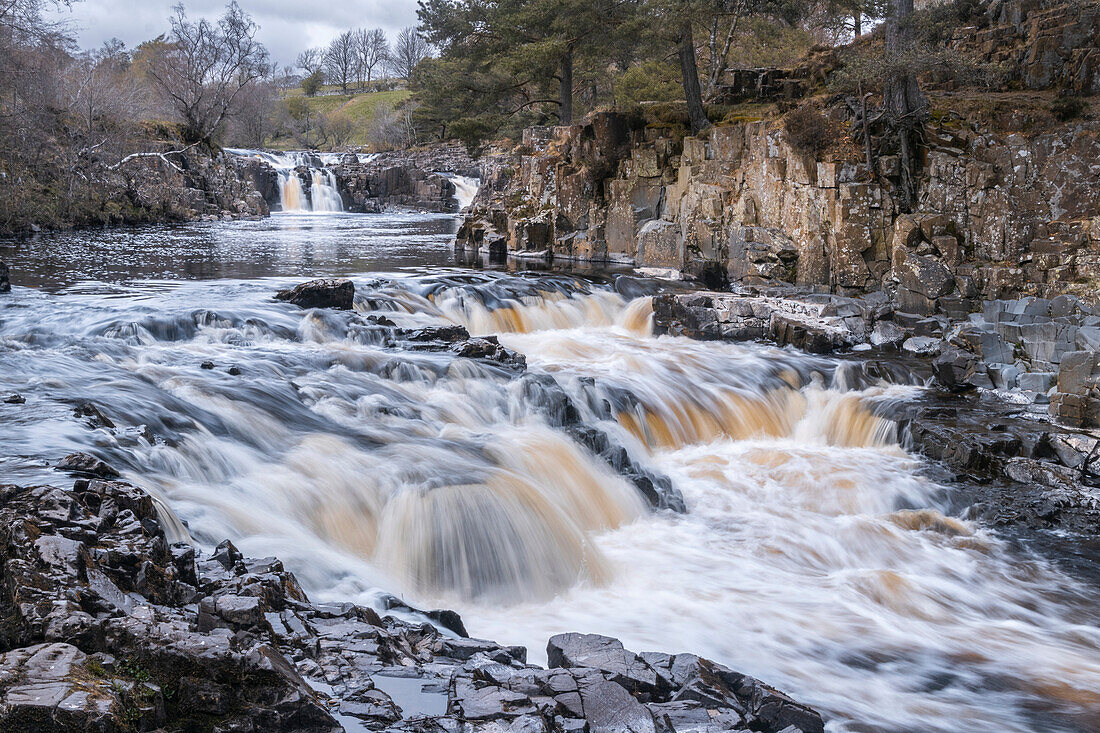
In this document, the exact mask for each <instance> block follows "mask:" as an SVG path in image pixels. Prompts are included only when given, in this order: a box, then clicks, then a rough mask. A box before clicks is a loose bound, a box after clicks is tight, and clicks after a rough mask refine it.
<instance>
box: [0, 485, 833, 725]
mask: <svg viewBox="0 0 1100 733" xmlns="http://www.w3.org/2000/svg"><path fill="white" fill-rule="evenodd" d="M0 557H3V558H5V561H4V566H3V567H4V581H5V582H4V583H3V584H2V585H0V608H2V609H6V610H5V614H6V618H5V627H4V635H3V644H4V647H3V648H5V649H8V651H7V653H5V654H3V655H0V700H3V705H2V706H0V729H3V730H19V731H27V733H38V732H42V733H45V732H46V731H55V730H73V731H123V730H132V731H152V730H158V729H165V730H255V731H259V730H263V731H288V732H289V731H316V732H318V733H320V732H322V731H324V732H327V731H338V730H343V729H350V727H352V726H360V727H362V728H364V729H368V730H389V731H408V732H410V733H412V732H414V731H471V732H472V731H489V730H501V731H504V730H524V731H527V730H529V731H542V732H543V733H583V731H588V732H589V733H595V732H596V731H625V730H629V731H652V732H653V733H657V731H662V732H668V731H685V732H686V731H697V730H738V729H752V730H755V731H765V732H773V733H779V731H786V732H787V733H795V731H804V732H805V733H817V732H818V731H821V730H822V728H821V717H820V716H819V715H818V714H817V713H815V712H814V711H812V710H810V709H809V708H807V707H805V706H803V705H799V704H798V703H796V702H794V701H792V700H791V699H790V698H788V697H786V696H785V695H783V694H782V693H779V692H776V691H775V690H773V689H772V688H770V687H767V686H766V685H764V684H762V683H760V682H758V681H757V680H754V679H752V678H751V677H746V676H744V675H740V674H738V673H736V672H733V671H731V670H728V669H727V668H725V667H722V666H721V665H718V664H714V663H713V662H709V661H706V660H703V659H700V658H699V657H696V656H694V655H690V654H680V655H667V654H635V653H633V652H631V651H628V650H626V649H624V648H623V646H622V644H621V643H619V642H618V641H616V640H614V639H610V638H607V637H599V636H586V635H580V634H566V635H562V636H557V637H554V638H553V639H552V640H551V642H550V645H549V650H550V658H551V663H552V665H553V666H555V667H556V668H553V669H541V668H538V667H533V666H531V665H528V664H526V650H525V649H524V648H522V647H506V646H501V645H499V644H496V643H494V642H492V641H486V640H480V639H468V638H463V637H462V636H455V635H453V634H463V633H464V632H465V628H464V626H463V625H462V621H461V619H460V618H459V617H458V616H457V614H454V613H453V612H447V611H439V612H429V613H427V614H426V615H425V616H426V617H427V618H429V619H432V620H433V621H435V622H436V623H438V624H439V625H440V626H444V627H446V628H448V629H450V630H451V631H447V632H443V631H441V630H440V629H439V628H437V627H436V626H433V625H431V624H428V623H407V622H405V621H401V620H398V619H396V618H392V617H381V616H379V615H378V613H377V612H375V611H374V610H372V609H370V608H364V607H361V606H356V605H353V604H350V603H340V604H315V603H311V602H310V601H309V600H308V598H307V597H306V595H305V593H304V592H303V591H302V589H301V586H300V585H299V584H298V581H297V580H296V579H295V577H294V576H293V575H292V574H291V573H288V572H286V571H285V569H284V568H283V566H282V563H280V562H279V561H278V560H276V559H274V558H264V559H259V560H257V559H250V558H247V557H244V556H243V555H242V554H241V553H240V551H239V550H237V549H236V548H235V547H234V546H233V545H232V543H230V542H228V541H226V542H223V543H222V544H221V545H219V546H218V548H217V549H216V550H215V551H214V552H213V553H212V554H203V553H201V552H198V551H196V550H195V549H194V548H192V547H189V546H187V545H182V544H180V545H169V543H168V542H167V540H166V538H165V535H164V531H163V529H162V526H161V524H160V520H159V517H158V514H157V510H156V508H155V506H154V504H153V501H152V499H151V498H150V497H149V495H148V494H146V493H145V492H143V491H141V490H140V489H137V488H135V487H133V486H130V485H129V484H126V483H122V482H117V481H103V480H81V481H77V482H76V485H75V486H74V488H73V489H72V490H63V489H59V488H54V487H48V486H41V487H31V488H22V487H18V486H0ZM387 605H388V606H389V607H391V608H395V609H401V610H403V611H405V612H411V613H414V614H417V615H419V612H417V611H415V609H412V608H411V607H409V606H406V605H405V604H404V603H403V602H401V601H398V600H397V599H392V601H391V602H389V603H388V604H387ZM423 617H424V616H422V618H423ZM338 717H339V720H338ZM792 726H793V727H792Z"/></svg>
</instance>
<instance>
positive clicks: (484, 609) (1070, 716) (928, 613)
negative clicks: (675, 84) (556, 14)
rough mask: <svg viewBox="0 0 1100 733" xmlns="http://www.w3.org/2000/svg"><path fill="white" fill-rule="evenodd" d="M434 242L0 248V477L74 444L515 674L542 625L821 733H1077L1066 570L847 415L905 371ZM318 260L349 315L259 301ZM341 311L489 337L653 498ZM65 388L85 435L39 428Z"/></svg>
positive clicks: (209, 520)
mask: <svg viewBox="0 0 1100 733" xmlns="http://www.w3.org/2000/svg"><path fill="white" fill-rule="evenodd" d="M453 231H454V220H453V219H451V218H448V217H424V216H413V215H400V216H395V215H380V216H352V215H345V214H333V215H330V216H325V217H318V216H307V215H299V214H284V215H280V216H278V217H272V218H271V219H269V220H266V221H264V222H243V223H235V224H206V225H189V226H183V227H162V228H150V229H142V230H133V231H119V232H95V233H91V232H87V233H79V234H66V235H51V236H43V237H39V238H37V239H35V240H31V241H25V242H17V243H8V244H3V243H0V257H2V258H3V259H5V260H6V261H8V262H9V263H10V264H11V265H12V268H13V273H14V274H15V275H16V277H15V278H13V280H15V282H16V285H17V287H16V289H15V291H14V293H13V294H12V295H11V296H8V297H6V298H3V299H0V394H3V395H7V394H9V393H19V394H22V395H24V396H25V397H26V399H27V402H26V404H25V405H6V404H5V405H0V416H2V418H3V421H2V423H0V475H2V477H3V480H4V481H9V482H15V483H24V484H28V483H38V482H51V481H52V482H58V481H65V480H67V479H66V478H64V477H62V476H59V475H58V474H56V473H55V472H53V471H52V470H51V469H50V465H51V464H52V462H54V461H56V460H57V459H58V458H60V457H61V456H63V455H65V454H66V453H69V452H72V451H75V450H90V451H92V452H95V453H96V454H97V455H99V456H100V457H102V458H104V459H105V460H107V461H108V462H109V463H111V464H112V465H114V466H116V467H117V468H119V469H120V470H121V471H122V473H123V477H124V479H125V480H129V481H131V482H133V483H135V484H138V485H140V486H142V487H144V488H145V489H147V490H149V491H150V492H152V493H153V494H154V495H155V496H156V497H157V498H158V500H159V502H160V506H161V508H162V511H163V512H164V513H165V515H166V516H169V515H171V516H175V517H178V520H179V522H178V523H177V524H176V525H175V526H176V532H177V533H178V536H179V538H180V539H190V541H193V542H195V543H197V544H199V545H201V546H204V547H208V548H209V547H212V546H213V545H215V544H217V543H218V542H219V541H220V540H222V539H224V538H226V537H229V538H231V539H232V540H233V541H234V542H235V543H236V544H237V545H238V546H239V547H240V548H241V549H242V550H243V551H244V552H245V554H247V555H251V556H257V557H258V556H263V555H276V556H278V557H280V558H282V559H283V560H284V562H285V563H286V564H287V566H288V567H289V568H290V569H292V570H293V571H294V572H295V573H296V574H297V575H298V577H299V578H300V579H301V581H302V582H303V584H304V585H305V586H306V588H307V590H308V591H309V592H310V594H311V596H312V597H313V598H314V599H316V600H341V601H346V600H354V601H356V602H359V603H364V604H372V603H373V604H380V603H381V602H382V596H383V595H384V594H385V593H389V592H393V593H397V594H399V595H401V596H403V597H404V598H406V599H407V600H408V601H409V602H410V603H411V604H413V605H416V606H420V607H427V606H432V607H451V608H455V609H456V610H458V611H460V612H461V613H462V615H463V618H464V620H465V622H466V625H467V627H468V628H469V630H470V631H471V633H472V634H474V635H477V636H482V637H487V638H493V639H495V640H497V641H499V642H501V643H517V644H525V645H527V646H528V647H529V649H530V650H531V652H532V657H533V658H534V659H535V661H538V658H539V656H540V655H541V654H542V651H541V650H542V649H543V648H544V645H545V641H546V639H547V637H548V636H550V635H551V634H553V633H557V632H562V631H586V632H594V633H605V634H609V635H612V636H616V637H618V638H620V639H622V640H623V642H624V643H625V644H626V646H627V647H628V648H633V649H654V650H667V651H685V650H690V651H692V652H695V653H698V654H700V655H703V656H707V657H711V658H713V659H716V660H718V661H721V662H723V663H725V664H727V665H729V666H731V667H732V668H734V669H737V670H740V671H744V672H747V673H750V674H752V675H754V676H757V677H760V678H762V679H764V680H766V681H768V682H769V683H771V684H773V685H775V686H777V687H779V688H780V689H784V690H786V691H788V692H790V693H792V694H793V695H794V696H795V697H796V698H797V699H800V700H804V701H806V702H809V703H811V704H813V705H815V706H817V707H819V708H820V709H821V710H822V711H823V712H824V713H825V714H826V715H827V717H828V718H829V721H830V722H829V727H830V729H831V730H834V731H867V730H884V731H915V730H920V731H958V730H967V731H1029V730H1067V731H1068V730H1086V729H1089V728H1090V727H1093V726H1096V725H1097V724H1098V722H1100V692H1098V691H1100V629H1098V628H1097V625H1096V620H1097V611H1098V606H1100V604H1098V602H1097V592H1096V588H1094V587H1089V586H1086V585H1083V584H1082V583H1080V582H1078V581H1076V580H1075V579H1073V578H1072V577H1069V576H1067V575H1065V574H1064V573H1062V572H1061V571H1060V570H1058V568H1057V567H1056V566H1055V565H1054V564H1053V563H1051V562H1049V561H1048V560H1045V559H1043V558H1041V557H1038V556H1032V555H1027V554H1024V553H1023V552H1022V551H1020V550H1017V549H1014V548H1013V547H1012V546H1010V545H1009V544H1008V543H1007V542H1005V541H1004V540H1003V539H1000V538H999V537H998V536H997V535H996V534H995V533H993V532H991V531H990V530H988V529H985V528H983V527H981V526H979V525H977V524H975V523H973V522H970V521H967V520H966V519H964V518H961V517H958V516H951V515H950V514H949V513H947V512H948V510H947V507H948V506H950V505H951V502H950V496H951V492H952V489H951V488H950V487H947V486H942V485H939V484H937V483H936V482H935V481H934V480H932V479H931V478H929V473H928V472H926V471H925V470H924V468H925V467H924V466H923V465H922V462H921V460H920V459H918V458H915V457H913V456H911V455H908V454H907V453H906V452H905V451H904V450H902V449H901V447H899V436H898V434H897V429H896V426H895V425H894V424H892V423H891V422H889V421H888V420H885V419H883V418H880V417H878V416H877V415H878V414H879V411H878V410H877V409H876V407H877V406H879V405H881V404H884V403H885V402H887V401H891V400H910V399H919V398H920V393H921V389H922V388H921V387H920V386H919V385H905V384H886V383H879V382H874V381H872V380H869V379H867V378H866V377H865V376H864V375H863V374H862V372H861V370H860V369H859V368H858V365H853V364H852V363H851V362H840V361H836V360H831V359H826V358H822V357H812V356H808V355H805V354H800V353H797V352H794V351H791V350H778V349H774V348H769V347H766V346H762V345H756V344H724V343H704V342H696V341H691V340H687V339H682V338H673V337H654V336H653V335H652V312H651V306H650V301H649V299H648V298H645V297H641V298H636V299H633V300H629V301H628V300H626V299H624V298H623V297H621V296H620V295H619V294H617V293H616V292H615V291H614V289H613V288H611V287H610V281H609V278H608V277H606V276H603V275H598V274H597V275H595V276H592V277H581V276H573V275H564V274H541V275H539V274H535V273H509V272H504V271H485V270H480V269H471V268H468V267H461V266H456V263H454V262H453V255H452V253H451V250H450V235H451V234H452V233H453ZM24 275H25V276H24ZM319 275H346V276H351V277H352V278H353V279H354V281H355V283H356V290H357V292H356V305H355V310H354V311H352V312H333V311H302V310H299V309H297V308H295V307H293V306H290V305H287V304H284V303H279V302H276V301H274V300H273V299H272V297H271V296H272V294H273V292H274V291H275V290H276V289H278V288H281V287H286V286H288V285H290V284H293V283H295V282H299V281H301V280H302V279H304V278H306V277H309V276H319ZM20 276H23V277H22V279H19V277H20ZM20 284H22V285H23V286H22V287H20ZM27 284H31V285H33V286H35V287H26V285H27ZM368 316H372V317H373V316H385V318H386V319H388V321H392V322H393V323H395V324H396V326H397V327H400V328H420V327H429V326H443V325H451V324H458V325H462V326H464V327H466V328H467V329H468V330H469V331H470V332H471V333H472V334H474V335H495V336H498V337H499V339H500V341H501V343H502V344H504V345H505V346H506V347H508V348H510V349H514V350H516V351H518V352H521V353H522V354H524V355H525V356H526V359H527V363H528V369H529V371H530V372H532V373H535V374H542V375H550V377H552V378H553V380H554V381H555V382H556V384H557V385H558V386H559V387H560V388H561V390H562V391H563V392H564V393H565V394H566V395H568V397H569V398H570V402H571V404H572V406H573V408H574V409H575V412H576V414H577V417H578V419H579V420H580V421H581V422H582V423H584V424H586V425H590V426H595V427H598V428H600V429H601V430H603V431H604V432H606V433H607V434H608V435H609V436H610V437H611V438H612V439H613V440H614V441H616V442H617V443H618V444H619V445H621V446H622V447H623V448H624V449H625V450H626V452H627V453H628V454H629V456H630V457H631V459H633V460H634V461H635V462H637V463H638V464H640V465H642V466H644V467H645V468H646V469H647V470H650V471H653V472H654V473H656V474H661V475H665V476H668V477H669V478H671V480H672V482H673V484H674V485H675V486H676V488H678V489H679V490H680V491H681V492H682V493H683V495H684V498H685V500H686V503H687V512H686V513H684V514H678V513H674V512H671V511H654V510H652V509H651V508H650V507H649V505H648V503H647V502H646V501H645V500H644V498H643V497H642V495H641V494H640V493H639V492H638V490H637V489H635V487H634V486H633V485H632V484H631V483H630V482H629V481H627V480H626V479H625V478H624V477H622V476H620V475H619V474H617V473H616V472H615V471H614V470H613V469H612V468H611V467H610V466H609V465H608V464H607V463H606V462H604V461H602V460H601V459H600V458H598V457H596V456H594V455H593V454H591V453H589V452H588V451H587V450H586V449H585V448H584V447H583V446H582V445H581V444H579V443H578V442H575V441H574V440H573V439H572V438H571V437H570V435H569V434H568V433H567V432H566V431H563V430H561V429H559V427H558V425H557V423H556V422H555V420H554V419H553V414H554V410H555V409H559V408H560V405H557V406H555V405H554V404H550V402H549V401H548V400H547V399H546V398H545V394H544V393H542V392H539V391H537V390H530V389H527V388H526V387H525V384H526V382H525V381H524V380H523V379H517V378H516V375H515V374H513V373H511V372H509V371H508V370H506V369H504V368H502V367H500V366H498V365H495V364H492V363H486V362H480V361H473V360H469V359H463V358H458V357H457V356H455V354H454V353H452V352H450V351H447V350H431V349H425V348H423V347H422V345H419V344H416V343H410V342H403V341H401V340H400V339H399V340H398V342H397V343H396V345H393V344H392V342H391V340H389V339H390V337H391V336H392V335H393V332H392V329H390V327H388V326H386V325H384V324H385V322H382V323H383V325H378V323H379V319H377V318H374V319H373V320H372V319H368ZM206 361H210V362H212V363H213V364H214V365H215V368H214V369H203V368H201V367H200V364H202V363H203V362H206ZM232 366H235V367H238V368H239V370H240V375H239V376H234V375H232V374H230V373H229V368H230V367H232ZM540 395H542V396H540ZM88 401H90V402H92V403H94V404H95V405H96V406H98V408H99V409H100V410H101V411H102V413H103V414H104V415H106V416H107V417H108V418H109V419H110V420H111V421H112V422H113V423H114V427H108V426H104V425H102V424H97V423H94V422H93V421H90V420H89V419H88V418H85V417H75V416H74V415H73V408H74V407H76V406H78V405H80V404H82V403H84V402H88Z"/></svg>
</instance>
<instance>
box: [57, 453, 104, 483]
mask: <svg viewBox="0 0 1100 733" xmlns="http://www.w3.org/2000/svg"><path fill="white" fill-rule="evenodd" d="M54 468H56V469H57V470H58V471H68V472H69V473H76V474H83V475H87V476H94V477H95V478H117V477H118V476H119V473H118V471H117V470H116V469H114V468H112V467H111V466H109V465H107V464H106V463H104V462H103V461H101V460H99V459H98V458H96V457H95V456H93V455H91V454H89V453H70V454H69V455H67V456H65V457H64V458H62V459H61V460H60V461H58V462H57V464H56V465H55V466H54Z"/></svg>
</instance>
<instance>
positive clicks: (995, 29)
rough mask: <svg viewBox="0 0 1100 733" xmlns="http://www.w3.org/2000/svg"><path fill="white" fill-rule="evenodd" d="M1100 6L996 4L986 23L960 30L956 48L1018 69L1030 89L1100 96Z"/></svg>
mask: <svg viewBox="0 0 1100 733" xmlns="http://www.w3.org/2000/svg"><path fill="white" fill-rule="evenodd" d="M1098 37H1100V5H1098V4H1097V3H1095V2H1064V1H1061V0H994V2H991V3H989V7H988V8H987V10H986V13H985V17H984V19H983V23H982V25H981V26H980V27H979V26H968V27H963V28H959V29H958V30H957V31H956V33H955V36H954V39H953V41H952V43H951V48H953V49H955V50H960V51H964V52H970V53H972V52H974V51H975V50H976V51H977V53H978V57H979V58H980V59H981V60H982V61H985V62H988V63H994V64H998V65H999V66H1001V67H1002V68H1006V69H1010V70H1012V75H1011V76H1012V78H1013V80H1016V81H1019V82H1021V83H1022V84H1023V85H1025V86H1026V87H1027V88H1029V89H1048V88H1051V87H1055V88H1058V89H1063V90H1066V91H1068V92H1071V93H1073V94H1096V93H1100V48H1098V47H1097V44H1096V39H1097V38H1098Z"/></svg>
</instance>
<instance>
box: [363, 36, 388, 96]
mask: <svg viewBox="0 0 1100 733" xmlns="http://www.w3.org/2000/svg"><path fill="white" fill-rule="evenodd" d="M356 52H357V53H358V55H359V68H361V69H362V70H363V72H364V73H365V74H366V77H367V84H370V82H371V79H372V78H373V77H374V72H375V71H381V70H382V67H383V66H384V65H385V63H386V59H387V58H388V57H389V55H390V44H389V41H387V40H386V32H385V31H383V30H382V29H381V28H372V29H371V30H366V29H363V30H360V31H359V32H358V33H357V34H356Z"/></svg>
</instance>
